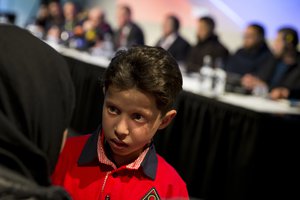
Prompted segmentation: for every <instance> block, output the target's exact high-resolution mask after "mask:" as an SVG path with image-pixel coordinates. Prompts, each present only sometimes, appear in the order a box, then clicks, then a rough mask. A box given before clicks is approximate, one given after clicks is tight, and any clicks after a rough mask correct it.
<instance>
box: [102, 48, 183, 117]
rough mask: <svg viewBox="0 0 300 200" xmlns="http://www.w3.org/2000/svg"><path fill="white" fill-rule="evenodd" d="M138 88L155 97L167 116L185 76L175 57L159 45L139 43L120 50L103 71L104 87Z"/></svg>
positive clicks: (158, 106)
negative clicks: (182, 74) (150, 45)
mask: <svg viewBox="0 0 300 200" xmlns="http://www.w3.org/2000/svg"><path fill="white" fill-rule="evenodd" d="M110 85H114V86H115V87H117V88H119V89H120V90H128V89H131V88H137V89H139V90H141V91H144V92H147V93H149V94H151V95H153V96H154V98H155V100H156V106H157V108H158V109H159V110H160V111H161V113H162V115H165V114H166V112H168V111H169V110H170V109H172V106H173V103H174V101H175V99H176V97H177V95H178V94H179V92H180V91H181V90H182V76H181V72H180V70H179V67H178V64H177V62H176V61H175V59H174V58H173V57H172V56H171V55H170V54H169V53H168V52H167V51H165V50H164V49H162V48H160V47H148V46H136V47H132V48H130V49H128V50H121V51H118V52H117V54H116V56H115V57H114V58H113V59H112V60H111V62H110V64H109V66H108V68H107V70H106V72H105V74H104V90H105V91H107V89H108V87H109V86H110Z"/></svg>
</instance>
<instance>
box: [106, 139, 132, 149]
mask: <svg viewBox="0 0 300 200" xmlns="http://www.w3.org/2000/svg"><path fill="white" fill-rule="evenodd" d="M110 141H111V144H112V145H113V146H114V147H115V148H118V149H123V148H126V147H128V146H129V145H128V144H126V143H125V142H122V141H120V140H118V139H111V140H110Z"/></svg>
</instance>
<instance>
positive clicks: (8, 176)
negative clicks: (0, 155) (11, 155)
mask: <svg viewBox="0 0 300 200" xmlns="http://www.w3.org/2000/svg"><path fill="white" fill-rule="evenodd" d="M0 199H7V200H16V199H22V200H25V199H27V200H29V199H30V200H70V199H71V198H70V197H69V195H68V194H67V192H66V191H65V190H64V189H63V188H61V187H57V186H49V187H42V186H38V185H37V184H36V183H34V182H33V181H31V180H28V179H26V178H25V177H23V176H21V175H19V174H17V173H15V172H14V171H11V170H9V169H6V168H3V167H1V166H0Z"/></svg>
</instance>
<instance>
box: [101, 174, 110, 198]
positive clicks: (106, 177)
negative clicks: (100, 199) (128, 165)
mask: <svg viewBox="0 0 300 200" xmlns="http://www.w3.org/2000/svg"><path fill="white" fill-rule="evenodd" d="M109 174H110V172H107V173H106V175H105V178H104V181H103V185H102V189H101V193H102V195H101V196H103V195H104V188H105V185H106V182H107V179H108V176H109Z"/></svg>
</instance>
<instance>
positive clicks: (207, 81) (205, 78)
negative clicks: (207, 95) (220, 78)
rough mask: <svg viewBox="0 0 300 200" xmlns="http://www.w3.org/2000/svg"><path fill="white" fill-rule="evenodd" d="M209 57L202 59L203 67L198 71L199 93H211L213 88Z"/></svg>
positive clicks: (212, 71) (212, 72) (212, 73)
mask: <svg viewBox="0 0 300 200" xmlns="http://www.w3.org/2000/svg"><path fill="white" fill-rule="evenodd" d="M211 63H212V59H211V56H210V55H205V56H204V57H203V66H202V67H201V69H200V91H202V92H211V91H212V87H213V80H212V78H213V75H214V70H213V68H212V65H211Z"/></svg>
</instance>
